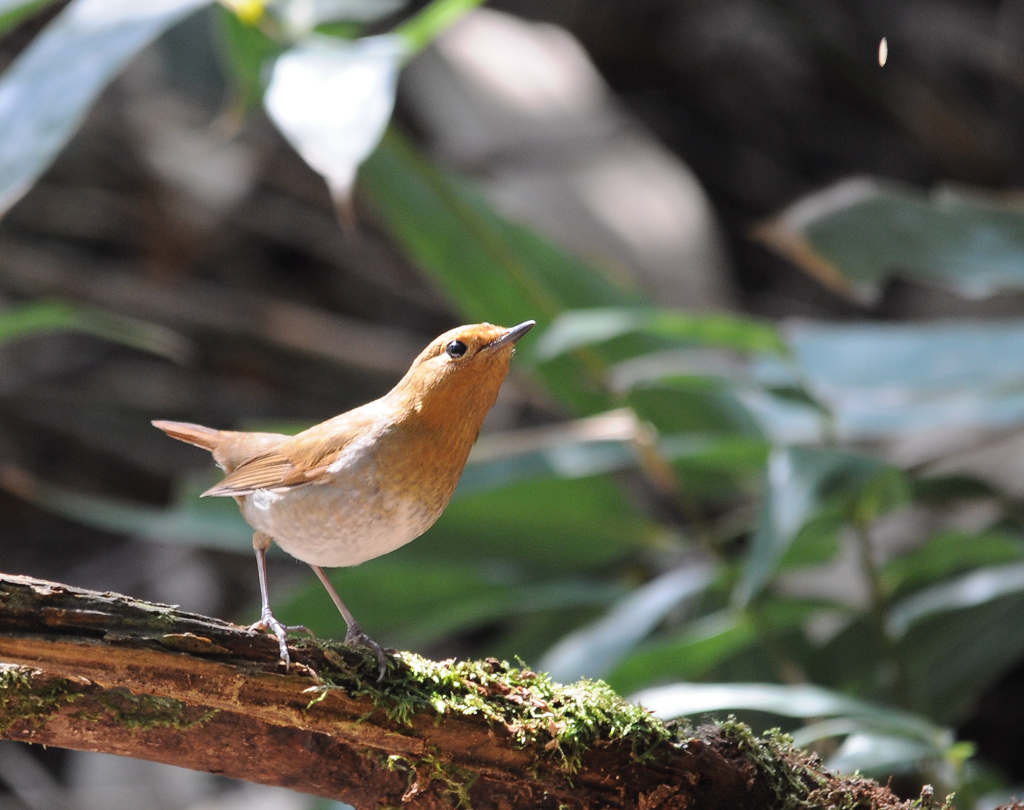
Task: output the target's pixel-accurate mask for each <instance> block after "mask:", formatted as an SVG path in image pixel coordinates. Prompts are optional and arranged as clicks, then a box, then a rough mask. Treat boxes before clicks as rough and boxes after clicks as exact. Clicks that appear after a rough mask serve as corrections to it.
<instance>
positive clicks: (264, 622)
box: [248, 608, 315, 672]
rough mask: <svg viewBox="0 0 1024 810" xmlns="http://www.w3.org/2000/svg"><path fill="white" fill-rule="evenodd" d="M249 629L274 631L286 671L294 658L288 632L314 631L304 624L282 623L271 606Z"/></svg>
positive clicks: (251, 630)
mask: <svg viewBox="0 0 1024 810" xmlns="http://www.w3.org/2000/svg"><path fill="white" fill-rule="evenodd" d="M248 630H249V632H250V633H255V632H257V631H261V632H264V633H273V634H274V635H275V636H276V637H277V646H278V649H279V650H280V652H281V660H282V661H283V662H284V671H285V672H287V671H288V670H289V669H290V668H291V664H292V658H291V656H290V655H289V654H288V634H289V633H306V634H307V635H309V636H313V637H314V638H315V636H314V635H313V631H312V630H310V629H309V628H308V627H306V626H305V625H302V624H281V622H279V621H278V620H277V619H276V618H275V617H274V614H273V613H271V612H270V610H269V608H268V609H266V610H264V611H263V615H262V616H261V617H260V620H259V621H258V622H253V623H252V624H250V625H249V627H248Z"/></svg>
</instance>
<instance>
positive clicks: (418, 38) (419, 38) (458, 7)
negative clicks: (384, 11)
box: [394, 0, 483, 56]
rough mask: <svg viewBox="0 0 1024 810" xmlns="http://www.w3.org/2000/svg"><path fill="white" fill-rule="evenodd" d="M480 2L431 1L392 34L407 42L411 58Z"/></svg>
mask: <svg viewBox="0 0 1024 810" xmlns="http://www.w3.org/2000/svg"><path fill="white" fill-rule="evenodd" d="M482 2H483V0H433V2H432V3H428V4H427V5H426V6H425V7H424V8H423V9H422V10H421V11H420V12H419V13H418V14H415V15H414V16H412V17H410V18H409V19H408V20H406V21H405V22H403V23H402V24H401V25H399V26H398V27H397V28H396V29H395V31H394V33H396V34H398V35H399V36H401V37H403V38H404V39H405V40H406V42H408V44H409V48H410V53H409V55H410V56H412V55H413V54H415V53H417V52H419V51H421V50H423V49H424V48H425V47H427V45H429V44H430V43H431V42H433V41H434V39H436V38H437V37H438V36H439V35H440V34H441V32H442V31H444V30H445V29H446V28H448V27H449V26H450V25H452V24H454V23H455V22H457V21H458V20H459V19H461V18H462V17H463V16H464V15H465V14H466V13H467V12H470V11H472V10H473V9H474V8H476V7H477V6H479V5H480V4H481V3H482Z"/></svg>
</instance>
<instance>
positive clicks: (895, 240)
mask: <svg viewBox="0 0 1024 810" xmlns="http://www.w3.org/2000/svg"><path fill="white" fill-rule="evenodd" d="M758 235H759V236H760V238H761V239H762V241H764V242H766V243H767V244H768V245H769V246H770V247H773V248H775V249H776V250H778V251H779V252H780V253H782V254H783V255H785V256H787V257H788V258H790V259H791V260H792V261H794V262H795V263H796V264H797V265H799V266H800V267H801V268H803V269H804V270H806V271H808V272H809V273H811V274H813V275H816V276H817V277H818V278H819V279H820V280H822V281H824V282H825V283H826V284H829V285H830V286H832V287H833V288H835V289H839V290H841V291H843V292H845V293H847V294H848V295H851V296H853V297H855V298H858V299H860V300H862V301H872V300H875V299H876V298H877V297H878V295H879V294H880V290H881V286H882V284H883V283H884V282H885V280H886V279H888V278H890V277H892V276H901V277H903V278H911V279H914V280H916V281H921V282H925V283H930V284H933V285H936V286H941V287H946V288H949V289H952V290H953V291H954V292H957V293H959V294H960V295H964V296H967V297H970V298H978V297H983V296H990V295H993V294H995V293H997V292H1000V291H1002V290H1008V289H1010V290H1017V289H1021V288H1024V209H1022V208H1021V206H1020V204H1019V202H1018V201H1014V202H1008V201H1007V200H1006V199H1005V198H999V197H996V196H994V195H989V194H984V193H982V192H981V191H976V192H969V191H964V190H962V189H954V188H951V187H949V186H944V187H939V188H938V189H937V190H936V191H935V192H933V193H932V195H931V196H930V197H929V198H924V197H922V196H921V195H920V194H918V193H917V192H915V191H913V190H911V189H909V188H905V187H900V186H896V185H893V184H890V183H884V182H881V181H876V180H870V179H855V180H845V181H842V182H840V183H837V184H836V185H834V186H831V187H830V188H827V189H824V190H823V191H819V192H817V193H815V194H813V195H811V196H809V197H805V198H804V199H802V200H800V201H798V202H797V203H795V204H794V205H792V206H791V207H790V208H788V209H786V210H785V211H783V212H782V213H781V214H780V215H778V216H777V217H776V218H774V219H773V220H771V221H770V222H768V223H766V224H765V225H763V226H762V227H761V228H760V229H759V232H758Z"/></svg>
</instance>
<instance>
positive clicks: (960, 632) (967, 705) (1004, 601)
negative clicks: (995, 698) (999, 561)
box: [899, 575, 1024, 723]
mask: <svg viewBox="0 0 1024 810" xmlns="http://www.w3.org/2000/svg"><path fill="white" fill-rule="evenodd" d="M968 576H970V575H968ZM1022 612H1024V594H1022V593H1021V592H1019V591H1017V592H1011V593H1008V594H1007V595H1006V596H1003V597H1001V598H994V599H991V600H989V601H984V602H978V603H975V604H972V605H970V606H967V607H963V608H961V609H955V610H945V611H942V612H937V613H932V614H929V615H926V616H922V617H921V618H920V619H918V620H917V621H916V622H915V623H914V624H913V625H911V626H910V627H909V628H908V629H907V632H906V634H905V635H904V636H903V637H902V638H901V639H899V650H900V656H901V660H902V661H903V662H904V667H905V669H906V672H907V680H908V682H909V684H910V687H911V695H912V697H913V708H914V709H916V710H918V711H921V712H923V713H925V714H927V715H928V716H929V717H931V718H933V719H935V720H936V721H938V722H944V723H959V722H963V720H964V719H965V718H966V717H968V716H969V713H970V712H971V711H972V709H973V708H974V707H975V705H976V704H977V701H978V699H979V698H980V697H981V695H983V694H984V692H985V690H987V689H989V688H990V687H991V686H992V685H993V684H995V683H996V682H998V680H999V679H1000V678H1001V677H1003V676H1004V675H1005V674H1006V673H1007V672H1009V671H1010V670H1012V669H1013V668H1014V667H1015V666H1017V665H1018V664H1019V662H1020V660H1021V658H1022V657H1024V627H1022V624H1021V621H1020V617H1021V614H1022Z"/></svg>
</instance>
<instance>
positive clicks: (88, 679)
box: [0, 576, 900, 810]
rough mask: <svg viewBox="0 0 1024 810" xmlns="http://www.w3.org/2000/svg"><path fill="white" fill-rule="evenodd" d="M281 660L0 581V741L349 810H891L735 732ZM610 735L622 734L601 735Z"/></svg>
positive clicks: (223, 628)
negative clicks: (338, 803)
mask: <svg viewBox="0 0 1024 810" xmlns="http://www.w3.org/2000/svg"><path fill="white" fill-rule="evenodd" d="M292 656H293V660H294V661H296V662H298V663H297V664H296V665H295V666H293V668H292V671H291V672H290V673H288V674H285V673H284V672H283V671H282V670H281V668H280V666H279V663H278V660H277V644H276V642H275V640H274V639H272V638H271V637H268V636H265V635H262V634H251V633H248V632H247V631H246V630H244V629H243V628H240V627H236V626H234V625H231V624H228V623H226V622H221V621H219V620H216V619H209V618H206V617H203V616H197V615H194V614H189V613H183V612H179V611H176V610H174V609H173V608H170V607H168V606H163V605H153V604H148V603H144V602H138V601H135V600H131V599H128V598H126V597H122V596H117V595H114V594H100V593H94V592H90V591H82V590H77V589H74V588H71V587H68V586H65V585H57V584H54V583H48V582H43V581H39V580H32V579H28V578H26V577H14V576H0V661H2V662H7V663H6V664H5V665H3V668H2V670H0V676H2V680H0V694H2V696H3V707H2V708H0V736H2V737H6V738H8V739H14V740H23V741H26V742H35V743H45V744H47V745H53V746H60V747H65V748H75V749H80V750H88V751H104V752H108V753H116V754H123V755H125V756H130V757H136V758H140V759H150V760H155V761H159V762H165V763H169V764H173V765H180V766H183V767H186V768H193V769H196V770H203V771H209V772H212V773H220V774H224V775H226V776H231V777H235V778H239V779H246V780H249V781H253V782H261V783H264V784H270V785H280V786H284V787H289V788H293V789H295V790H300V791H304V792H307V793H314V794H318V795H321V796H326V797H330V798H335V799H339V800H342V801H345V802H348V803H350V804H353V805H355V806H356V807H357V808H371V807H382V806H397V805H404V806H407V807H409V808H450V807H455V806H457V805H458V804H459V802H460V801H462V802H463V803H464V804H465V803H467V802H468V804H469V805H471V806H472V807H474V808H502V809H504V808H508V809H511V808H518V807H523V808H558V807H561V806H565V807H571V808H618V807H623V808H626V807H637V808H643V809H644V810H655V808H660V809H661V810H670V809H671V808H689V809H690V810H702V809H703V808H721V807H728V808H734V809H735V810H742V808H761V807H771V806H775V805H780V803H781V802H782V801H783V799H784V797H780V796H778V795H777V791H778V790H779V788H778V787H776V788H775V789H774V790H773V789H772V788H771V787H770V785H776V786H778V785H780V784H785V785H787V787H786V788H785V789H786V791H787V792H788V793H789V794H791V795H792V796H798V797H799V798H801V799H803V800H804V801H806V802H808V804H807V805H806V806H814V805H815V803H818V804H820V806H828V805H834V804H836V803H838V797H839V794H840V793H841V794H842V797H843V798H844V803H848V804H847V806H850V807H854V806H861V807H865V808H867V807H886V806H893V807H895V806H898V805H899V804H900V803H899V802H898V800H896V799H895V797H893V796H892V794H890V793H889V792H888V791H887V790H885V789H883V788H879V787H878V786H877V785H875V784H874V783H870V782H866V781H863V780H855V781H841V780H837V779H835V778H834V777H830V776H828V775H826V774H824V773H823V772H821V771H820V769H818V768H817V767H816V765H815V763H814V762H813V761H812V760H810V759H808V758H807V757H805V756H803V755H801V754H798V753H796V752H793V751H791V750H788V749H786V747H785V746H782V745H779V744H778V743H777V742H773V741H769V740H764V739H762V740H759V739H757V738H754V737H753V736H752V735H750V734H749V732H746V731H745V730H744V729H742V728H740V727H738V726H730V727H722V728H710V727H708V728H704V729H700V730H698V731H696V732H684V731H683V730H681V729H676V730H671V729H669V730H666V728H665V727H664V726H661V725H660V724H658V723H657V722H656V721H654V720H653V718H649V717H647V716H646V715H643V714H641V713H639V712H637V711H636V710H635V709H633V708H632V707H629V706H628V704H625V703H624V702H622V701H618V699H609V697H608V695H609V693H608V692H607V690H605V691H601V689H600V688H597V689H595V687H593V686H592V685H586V684H581V685H576V686H573V687H558V686H557V685H552V684H550V682H548V681H547V680H546V679H544V678H542V677H541V676H536V675H534V674H533V673H530V672H522V671H518V670H511V669H506V668H505V666H504V665H502V664H500V663H499V662H496V661H492V662H490V663H482V664H467V665H464V666H463V665H452V666H447V668H446V665H444V664H441V665H438V664H434V663H433V662H427V661H424V660H423V659H420V658H418V657H416V656H411V655H409V654H396V655H394V656H392V657H391V667H390V668H389V672H388V675H387V677H386V679H385V681H384V682H383V683H382V684H379V685H378V684H377V683H376V682H375V676H376V662H375V659H374V658H373V656H372V654H371V655H370V656H369V658H366V657H365V656H364V655H363V654H362V653H361V652H360V651H355V650H349V649H347V648H345V647H342V646H337V645H333V646H332V645H327V644H322V643H313V642H296V643H294V644H293V645H292ZM460 667H461V668H460ZM588 690H589V691H588ZM581 697H582V699H581ZM587 700H600V701H609V700H610V702H607V705H605V704H602V705H601V706H600V707H599V710H595V707H592V706H586V705H581V704H585V703H586V701H587ZM587 712H593V713H592V714H587ZM630 712H632V714H630ZM616 713H618V714H616ZM619 715H621V716H622V717H624V718H626V719H627V720H629V722H628V723H625V724H621V723H620V724H619V725H618V726H617V725H616V722H617V721H616V720H615V719H614V718H615V717H616V716H619ZM609 717H610V718H612V719H610V720H609V719H608V718H609ZM538 718H540V722H539V723H538V722H537V720H538ZM602 718H604V719H603V720H602ZM637 718H639V720H638V719H637ZM531 724H532V725H531ZM572 724H576V725H575V726H574V725H572ZM588 724H589V727H588ZM602 724H603V725H602ZM627 726H628V727H627ZM570 727H571V728H573V729H575V731H573V732H572V733H568V732H567V729H570ZM779 774H783V778H782V779H781V780H780V779H779V778H778V776H779Z"/></svg>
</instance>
